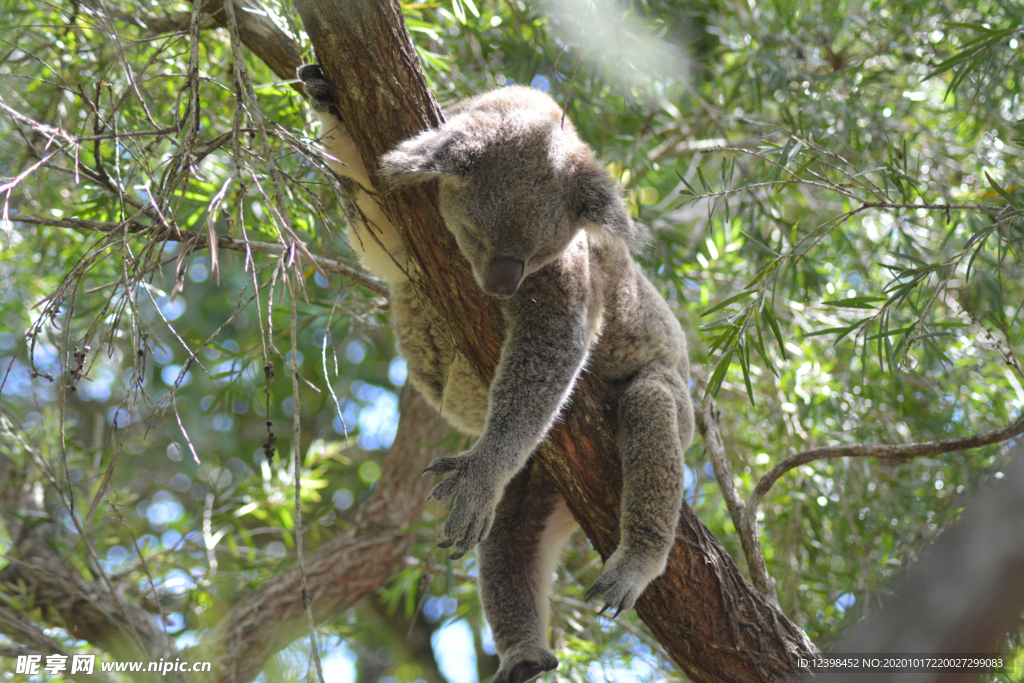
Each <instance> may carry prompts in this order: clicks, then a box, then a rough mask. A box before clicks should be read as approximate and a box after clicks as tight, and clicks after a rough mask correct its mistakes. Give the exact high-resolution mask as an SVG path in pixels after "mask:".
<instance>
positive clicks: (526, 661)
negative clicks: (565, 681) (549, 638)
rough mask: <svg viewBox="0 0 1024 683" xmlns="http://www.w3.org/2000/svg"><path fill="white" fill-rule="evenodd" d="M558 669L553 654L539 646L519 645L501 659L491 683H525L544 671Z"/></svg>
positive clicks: (556, 660)
mask: <svg viewBox="0 0 1024 683" xmlns="http://www.w3.org/2000/svg"><path fill="white" fill-rule="evenodd" d="M557 668H558V659H556V658H555V653H553V652H552V651H551V650H549V649H547V648H546V647H543V646H541V645H534V644H529V645H520V646H517V647H514V648H512V649H511V650H509V651H508V652H506V653H505V655H504V656H503V657H502V658H501V667H500V668H499V669H498V673H496V674H494V678H492V679H491V683H525V681H528V680H530V679H531V678H533V677H534V676H539V675H540V674H542V673H544V672H545V671H554V670H555V669H557Z"/></svg>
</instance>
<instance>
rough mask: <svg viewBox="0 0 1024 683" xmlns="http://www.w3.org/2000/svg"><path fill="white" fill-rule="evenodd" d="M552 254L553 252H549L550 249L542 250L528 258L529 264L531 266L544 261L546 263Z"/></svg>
mask: <svg viewBox="0 0 1024 683" xmlns="http://www.w3.org/2000/svg"><path fill="white" fill-rule="evenodd" d="M553 253H554V252H553V251H551V250H550V249H543V250H541V251H538V252H537V253H536V254H534V255H533V256H531V257H530V264H531V265H538V264H541V263H543V262H544V261H547V260H548V259H549V258H551V255H552V254H553Z"/></svg>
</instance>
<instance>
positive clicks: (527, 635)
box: [477, 463, 576, 683]
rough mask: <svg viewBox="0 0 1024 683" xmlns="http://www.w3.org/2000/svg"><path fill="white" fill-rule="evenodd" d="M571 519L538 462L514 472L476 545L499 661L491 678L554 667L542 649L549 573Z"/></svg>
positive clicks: (511, 681)
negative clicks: (486, 529)
mask: <svg viewBox="0 0 1024 683" xmlns="http://www.w3.org/2000/svg"><path fill="white" fill-rule="evenodd" d="M575 529H576V522H575V520H574V519H573V518H572V515H571V514H570V513H569V509H568V508H567V507H566V506H565V501H564V500H562V496H561V494H560V493H559V492H558V490H557V489H556V488H555V485H554V482H552V481H551V479H550V478H549V477H548V476H547V474H546V473H545V472H544V471H543V468H541V467H540V466H539V465H537V464H536V463H531V464H530V465H528V466H527V467H526V468H525V469H524V470H523V471H522V472H520V473H519V474H518V475H516V476H515V477H514V478H513V479H512V481H510V482H509V484H508V486H506V487H505V492H504V495H503V496H502V498H501V502H500V503H499V504H498V508H497V510H496V513H495V519H494V524H493V525H492V527H491V531H490V534H488V536H487V538H486V539H484V541H483V542H482V543H481V544H480V545H479V546H478V547H477V561H478V562H479V583H480V600H481V602H482V603H483V607H484V613H485V614H486V615H487V621H488V623H489V624H490V625H491V630H492V631H493V632H494V644H495V646H496V648H497V650H498V656H499V657H501V667H500V668H499V669H498V673H497V674H495V676H494V679H493V681H492V683H523V682H524V681H528V680H530V679H531V678H533V677H534V676H537V675H538V674H542V673H544V672H545V671H551V670H553V669H555V668H556V667H557V666H558V660H557V659H555V655H554V653H553V652H552V651H551V649H550V648H549V647H548V637H547V630H548V611H549V605H548V600H549V596H550V591H551V583H552V573H553V572H554V571H555V567H556V566H557V564H558V559H559V556H560V554H561V550H562V547H563V546H564V545H565V541H566V540H567V539H568V538H569V536H570V535H571V534H572V532H573V531H574V530H575Z"/></svg>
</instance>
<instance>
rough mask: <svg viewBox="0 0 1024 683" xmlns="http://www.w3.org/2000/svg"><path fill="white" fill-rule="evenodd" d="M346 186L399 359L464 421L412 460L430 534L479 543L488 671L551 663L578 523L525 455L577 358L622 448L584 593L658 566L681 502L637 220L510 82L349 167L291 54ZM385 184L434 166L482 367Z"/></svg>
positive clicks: (511, 675) (426, 174)
mask: <svg viewBox="0 0 1024 683" xmlns="http://www.w3.org/2000/svg"><path fill="white" fill-rule="evenodd" d="M298 76H299V78H300V79H301V80H302V81H303V83H304V84H305V89H306V93H307V94H308V95H309V97H310V100H311V102H312V106H313V109H314V111H315V112H316V114H317V116H318V117H319V119H320V123H321V134H322V137H321V139H322V141H323V143H324V144H325V146H326V148H327V153H328V155H329V156H328V162H329V164H330V166H331V168H332V169H333V170H334V171H335V173H337V175H338V176H339V177H340V180H341V184H342V188H343V190H344V194H345V200H344V202H343V203H344V210H345V213H346V217H347V221H348V228H347V230H348V237H349V241H350V244H351V245H352V248H353V249H354V250H355V251H356V252H357V254H358V255H359V258H360V260H361V262H362V263H363V264H364V265H365V267H366V268H367V269H368V270H370V271H371V272H373V273H374V274H376V275H378V276H380V277H382V278H383V279H384V280H386V281H387V282H388V284H389V285H390V287H391V291H392V300H391V307H392V311H393V317H394V325H395V330H396V333H397V337H398V343H399V348H400V351H401V353H402V354H403V355H404V356H405V358H406V360H407V362H408V368H409V377H410V379H411V381H412V383H413V385H414V386H415V387H416V388H417V389H418V390H419V391H420V392H421V393H422V394H423V396H424V397H425V398H426V399H427V401H429V402H430V403H431V404H432V405H433V406H434V407H435V408H436V409H437V410H438V411H440V413H441V415H443V416H444V417H445V418H446V419H447V420H448V421H449V422H451V424H452V425H454V426H455V427H456V428H458V429H459V430H461V431H463V432H465V433H467V434H472V435H478V436H479V438H478V439H477V441H476V442H475V444H474V445H473V446H472V447H470V448H469V450H467V451H466V452H464V453H461V454H459V455H454V456H450V457H443V458H440V459H438V460H435V461H434V462H433V463H431V464H430V466H429V467H427V469H426V470H425V472H424V473H427V472H429V473H432V474H447V475H449V476H448V478H447V479H445V480H443V481H441V482H440V483H438V484H437V485H436V486H435V487H434V489H433V491H432V492H431V494H430V497H431V498H434V499H447V498H452V499H453V503H452V509H451V513H450V515H449V517H448V520H447V522H446V523H445V525H444V540H443V541H442V542H441V543H439V545H440V546H442V547H448V548H451V549H452V554H451V557H453V558H458V557H461V556H462V555H463V554H465V553H466V552H468V551H469V550H471V549H472V548H474V547H475V546H479V547H478V549H477V561H478V567H479V588H480V597H481V601H482V603H483V608H484V613H485V615H486V617H487V620H488V622H489V623H490V625H491V629H492V630H493V632H494V642H495V645H496V647H497V651H498V654H499V656H500V659H501V665H500V668H499V670H498V673H497V674H496V675H495V677H494V679H493V680H494V683H522V682H523V681H527V680H529V679H531V678H533V677H534V676H536V675H538V674H541V673H544V672H546V671H551V670H553V669H555V668H556V667H557V666H558V662H557V660H556V658H555V656H554V653H553V652H552V651H551V649H550V648H549V646H548V642H547V634H546V631H547V622H548V602H549V594H550V589H551V584H552V575H553V572H554V571H555V569H556V566H557V563H558V560H559V554H560V550H561V548H562V546H563V545H564V544H565V542H566V540H567V539H568V537H569V535H570V534H571V533H572V532H573V530H574V529H575V528H576V522H575V520H574V519H573V516H572V514H571V513H570V512H569V510H568V508H567V507H566V504H565V501H564V500H563V499H562V496H561V494H560V493H559V492H558V489H557V488H556V487H555V484H554V482H553V481H552V480H551V479H550V477H549V476H548V475H547V474H546V473H545V471H544V470H543V468H541V467H539V466H531V455H532V454H533V452H534V451H535V450H536V448H537V446H538V445H539V444H540V442H541V441H542V440H543V439H544V438H545V436H546V434H547V433H548V430H549V429H550V428H551V426H552V424H553V423H554V422H555V420H557V419H558V415H559V412H560V411H561V410H562V408H563V407H564V406H565V404H566V403H567V402H569V401H570V400H571V397H572V394H573V388H574V386H575V384H576V379H577V378H578V377H579V375H580V373H581V372H583V371H584V369H586V371H587V372H590V373H593V374H594V375H596V376H597V377H599V378H600V379H601V380H603V381H604V383H605V384H606V385H607V387H608V391H609V394H610V396H609V398H610V399H611V400H612V401H613V405H614V408H615V411H616V414H617V418H618V419H617V423H618V427H617V435H616V436H617V440H618V446H619V452H620V454H621V458H622V478H623V491H622V507H621V524H620V537H619V544H618V547H617V549H616V550H615V552H614V553H613V554H612V555H611V557H609V558H608V560H607V562H606V563H605V566H604V570H603V572H602V574H601V575H600V577H599V578H598V579H597V581H596V583H595V584H594V586H593V587H592V588H591V589H590V591H589V592H588V593H587V599H594V598H598V597H600V598H601V600H602V601H603V603H604V607H603V609H602V610H601V611H602V612H604V611H605V610H608V609H613V610H614V613H615V615H616V616H617V615H618V614H619V613H620V612H622V611H623V610H626V609H629V608H630V607H632V606H633V604H634V602H635V601H636V599H637V597H638V596H639V595H640V593H641V592H643V590H644V588H645V587H646V586H647V584H649V583H650V582H651V581H652V580H653V579H654V578H656V577H657V576H658V575H660V574H661V573H662V572H663V571H664V569H665V564H666V561H667V558H668V553H669V549H670V547H671V545H672V543H673V540H674V538H675V529H676V524H677V522H678V518H679V511H680V508H681V505H682V502H683V454H684V452H685V451H686V449H687V448H688V446H689V445H690V441H691V439H692V436H693V429H694V416H693V406H692V404H691V400H690V392H689V361H688V357H687V352H686V338H685V336H684V334H683V331H682V328H681V327H680V325H679V322H678V321H677V320H676V318H675V317H674V316H673V315H672V312H671V311H670V310H669V307H668V305H667V304H666V303H665V301H664V300H663V299H662V297H661V296H660V295H659V294H658V292H657V290H655V288H654V286H653V285H651V283H650V282H649V281H648V280H647V278H645V277H644V275H643V273H642V272H641V270H640V268H639V267H638V266H637V264H636V263H635V262H634V261H633V259H632V256H631V249H635V248H638V247H640V246H642V245H643V243H644V240H645V238H646V231H645V229H644V228H643V227H642V226H641V225H640V224H638V223H637V222H635V221H633V220H632V219H631V218H630V216H629V213H628V211H627V208H626V204H625V202H624V200H623V198H622V196H621V194H620V191H619V189H618V187H617V186H616V184H615V183H614V182H613V181H612V180H611V179H610V178H609V176H608V174H607V173H606V171H605V169H604V168H603V166H602V165H601V163H600V162H599V161H598V159H597V158H596V156H595V154H594V152H593V150H592V149H591V148H590V147H588V146H587V145H586V144H585V143H584V142H583V141H582V140H580V138H579V136H578V135H577V133H576V131H575V129H574V128H573V125H572V123H571V122H570V121H569V120H568V119H567V118H564V117H563V112H562V110H561V108H560V107H559V106H558V105H557V104H556V102H555V101H554V100H553V99H551V98H550V97H549V96H548V95H546V94H545V93H542V92H540V91H539V90H534V89H531V88H526V87H522V86H509V87H504V88H500V89H498V90H494V91H491V92H487V93H484V94H482V95H479V96H476V97H473V98H471V99H468V100H466V101H463V102H461V103H459V104H456V105H455V106H453V107H450V108H448V109H447V110H446V111H445V117H446V119H447V120H446V122H445V123H444V124H442V125H441V126H439V127H438V128H435V129H431V130H427V131H424V132H423V133H421V134H419V135H417V136H415V137H413V138H411V139H409V140H406V141H404V142H403V143H401V144H400V145H398V147H397V148H395V149H394V150H392V151H390V152H388V153H387V154H385V155H384V156H383V157H382V158H381V160H380V166H379V168H378V169H377V170H376V174H371V172H370V170H369V169H367V168H365V166H364V165H363V163H362V161H361V159H360V156H359V154H358V152H357V150H356V148H355V145H354V144H353V142H352V139H351V137H350V136H349V135H348V133H347V131H346V128H345V123H344V122H343V121H342V120H341V118H340V117H339V115H338V111H337V109H336V108H335V106H334V104H333V96H332V90H333V87H332V86H331V85H330V84H329V83H328V82H327V81H326V80H325V79H324V76H323V73H322V72H321V70H320V68H319V67H318V66H317V65H307V66H303V67H301V68H300V69H299V71H298ZM377 182H382V184H383V186H384V187H386V188H395V187H401V186H409V185H415V184H420V183H431V182H436V183H437V186H438V190H439V205H440V211H441V215H442V217H443V219H444V223H445V226H446V227H447V229H448V230H449V231H451V233H452V235H453V236H454V237H455V241H456V243H457V244H458V248H459V251H460V252H461V253H462V256H464V257H465V259H466V260H467V261H468V262H469V265H470V268H471V269H472V273H473V277H474V279H475V281H476V284H477V285H478V286H479V287H480V289H481V290H482V291H483V293H484V294H485V295H487V296H490V297H494V298H495V299H496V300H497V301H498V303H499V306H500V308H501V312H502V315H503V318H504V323H505V330H504V338H503V343H502V347H501V355H500V359H499V362H498V366H497V369H496V371H495V373H494V377H493V379H492V380H491V382H490V384H489V385H488V384H486V383H485V382H484V381H483V380H481V379H480V377H479V376H478V375H477V373H476V372H474V371H473V369H472V368H471V367H469V365H468V363H466V361H464V360H463V359H462V357H461V356H460V354H459V353H458V352H457V350H456V349H455V348H453V346H452V344H451V342H450V341H449V340H448V338H447V337H446V336H445V334H444V330H443V329H441V328H440V327H439V323H438V322H437V321H435V320H434V319H433V318H432V317H431V315H429V313H428V312H427V311H424V309H423V307H422V304H421V303H420V301H419V299H418V298H417V296H416V294H415V291H414V286H420V287H425V286H429V283H425V282H424V283H418V279H422V278H420V275H419V273H418V272H417V270H416V266H415V264H414V263H413V262H412V261H411V260H410V259H409V258H408V256H407V254H406V252H405V249H404V247H403V244H402V240H401V239H400V237H399V234H398V231H397V230H396V229H395V227H394V226H393V225H392V224H391V223H389V221H388V218H387V217H386V216H385V215H384V213H383V212H382V211H381V209H380V207H379V206H378V204H377V201H376V198H377V194H376V193H377V189H376V188H377V187H378V186H377V184H376V183H377Z"/></svg>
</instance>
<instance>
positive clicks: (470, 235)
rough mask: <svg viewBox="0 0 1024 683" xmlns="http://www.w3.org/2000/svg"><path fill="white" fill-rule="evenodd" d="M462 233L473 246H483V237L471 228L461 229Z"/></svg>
mask: <svg viewBox="0 0 1024 683" xmlns="http://www.w3.org/2000/svg"><path fill="white" fill-rule="evenodd" d="M462 234H463V236H464V237H465V238H466V241H467V242H469V243H470V244H472V245H473V246H475V247H483V246H484V240H483V238H482V237H480V235H478V234H477V233H476V232H474V231H472V230H467V229H463V231H462Z"/></svg>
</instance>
